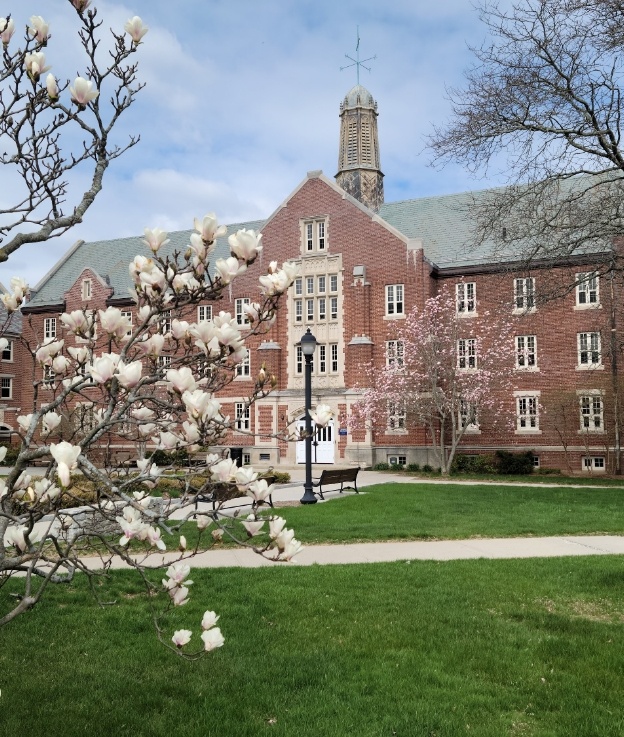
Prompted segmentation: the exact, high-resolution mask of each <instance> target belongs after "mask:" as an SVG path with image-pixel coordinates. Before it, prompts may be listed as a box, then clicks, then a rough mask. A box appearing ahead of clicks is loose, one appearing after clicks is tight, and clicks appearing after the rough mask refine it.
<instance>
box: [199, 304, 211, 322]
mask: <svg viewBox="0 0 624 737" xmlns="http://www.w3.org/2000/svg"><path fill="white" fill-rule="evenodd" d="M209 320H212V305H197V322H208V321H209Z"/></svg>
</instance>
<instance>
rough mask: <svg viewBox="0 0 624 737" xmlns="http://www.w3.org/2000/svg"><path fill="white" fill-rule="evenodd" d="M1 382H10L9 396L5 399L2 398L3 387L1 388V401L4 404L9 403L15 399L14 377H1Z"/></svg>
mask: <svg viewBox="0 0 624 737" xmlns="http://www.w3.org/2000/svg"><path fill="white" fill-rule="evenodd" d="M0 381H8V382H9V396H8V397H3V396H1V387H0V401H2V402H8V401H10V400H11V399H13V383H14V382H13V377H12V376H0Z"/></svg>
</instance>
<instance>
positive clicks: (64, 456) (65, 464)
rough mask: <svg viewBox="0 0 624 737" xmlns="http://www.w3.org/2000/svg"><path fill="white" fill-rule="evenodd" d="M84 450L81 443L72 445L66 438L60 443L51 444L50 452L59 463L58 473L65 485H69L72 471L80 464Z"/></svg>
mask: <svg viewBox="0 0 624 737" xmlns="http://www.w3.org/2000/svg"><path fill="white" fill-rule="evenodd" d="M81 452H82V448H81V447H80V446H79V445H72V444H71V443H68V442H67V441H66V440H62V441H61V442H60V443H58V444H55V443H52V444H51V445H50V453H51V455H52V458H54V460H55V461H56V463H57V466H58V467H57V470H56V472H57V474H58V477H59V479H60V480H61V483H62V484H63V486H69V481H70V477H69V474H70V471H73V470H74V469H75V468H76V467H77V465H78V456H79V455H80V453H81Z"/></svg>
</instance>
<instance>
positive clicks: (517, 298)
mask: <svg viewBox="0 0 624 737" xmlns="http://www.w3.org/2000/svg"><path fill="white" fill-rule="evenodd" d="M534 311H535V279H534V278H533V277H527V278H525V279H514V312H534Z"/></svg>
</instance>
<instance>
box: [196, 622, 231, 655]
mask: <svg viewBox="0 0 624 737" xmlns="http://www.w3.org/2000/svg"><path fill="white" fill-rule="evenodd" d="M201 638H202V640H203V641H204V649H205V651H206V652H207V653H209V652H210V651H211V650H215V649H216V648H218V647H222V645H223V644H224V643H225V639H224V638H223V635H222V634H221V630H220V629H219V628H218V627H212V628H211V629H209V630H204V631H203V632H202V633H201Z"/></svg>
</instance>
